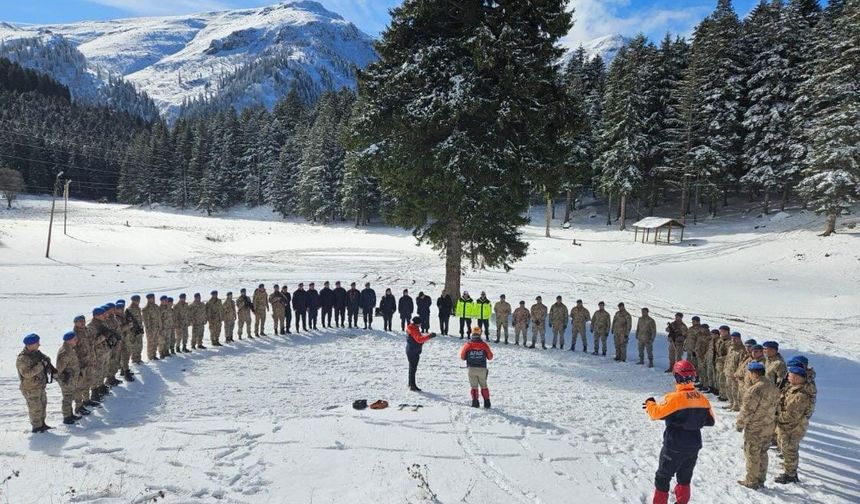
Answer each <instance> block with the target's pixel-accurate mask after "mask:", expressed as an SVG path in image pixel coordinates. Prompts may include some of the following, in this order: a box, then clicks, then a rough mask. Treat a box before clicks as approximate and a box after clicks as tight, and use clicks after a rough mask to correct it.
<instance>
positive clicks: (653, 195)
mask: <svg viewBox="0 0 860 504" xmlns="http://www.w3.org/2000/svg"><path fill="white" fill-rule="evenodd" d="M656 206H657V181H656V180H654V179H651V187H650V189H649V191H648V217H654V207H656Z"/></svg>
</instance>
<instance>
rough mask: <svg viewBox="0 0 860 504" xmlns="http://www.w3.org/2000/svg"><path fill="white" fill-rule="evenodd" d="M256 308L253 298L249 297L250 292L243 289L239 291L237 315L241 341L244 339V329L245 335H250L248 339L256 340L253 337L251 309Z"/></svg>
mask: <svg viewBox="0 0 860 504" xmlns="http://www.w3.org/2000/svg"><path fill="white" fill-rule="evenodd" d="M253 307H254V303H252V302H251V298H249V297H248V292H247V291H246V290H245V289H244V288H242V289H241V290H240V291H239V297H238V298H237V299H236V315H237V317H238V319H239V339H242V329H243V328H244V329H245V333H246V334H247V335H248V338H250V339H254V337H253V336H251V309H252V308H253Z"/></svg>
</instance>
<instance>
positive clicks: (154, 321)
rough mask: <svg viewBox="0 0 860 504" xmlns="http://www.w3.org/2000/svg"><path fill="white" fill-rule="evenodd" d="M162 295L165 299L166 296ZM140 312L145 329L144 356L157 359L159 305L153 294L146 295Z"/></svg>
mask: <svg viewBox="0 0 860 504" xmlns="http://www.w3.org/2000/svg"><path fill="white" fill-rule="evenodd" d="M164 297H165V300H166V299H167V297H166V296H164ZM142 313H143V327H144V329H145V331H146V358H147V359H148V360H158V357H157V356H156V355H155V353H156V350H158V339H159V338H160V337H161V307H159V306H158V305H157V304H156V303H155V294H147V295H146V306H144V307H143V310H142Z"/></svg>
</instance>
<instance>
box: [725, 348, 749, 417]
mask: <svg viewBox="0 0 860 504" xmlns="http://www.w3.org/2000/svg"><path fill="white" fill-rule="evenodd" d="M731 343H732V344H731V346H730V347H729V353H727V354H726V362H725V365H724V367H723V373H725V375H726V390H725V393H726V396H727V397H728V398H729V403H728V404H727V405H725V406H723V409H727V410H732V411H740V409H741V398H740V397H739V396H738V394H739V393H740V387H738V380H737V378H736V377H735V373H737V372H739V371H740V373H741V377H743V375H746V372H747V370H746V364H745V361H746V358H747V356H748V355H749V350H747V348H746V347H745V346H744V344H743V342H742V341H741V333H739V332H737V331H735V332H733V333H732V339H731ZM741 364H744V366H743V367H741Z"/></svg>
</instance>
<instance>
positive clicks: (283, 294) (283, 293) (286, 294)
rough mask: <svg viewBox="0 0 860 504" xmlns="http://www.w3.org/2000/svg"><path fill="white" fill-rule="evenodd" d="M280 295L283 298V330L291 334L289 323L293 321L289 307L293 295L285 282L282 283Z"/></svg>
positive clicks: (291, 310)
mask: <svg viewBox="0 0 860 504" xmlns="http://www.w3.org/2000/svg"><path fill="white" fill-rule="evenodd" d="M281 297H283V298H284V321H285V322H284V329H285V331H284V332H286V333H287V334H293V333H292V332H290V324H292V322H293V309H292V308H290V307H291V306H292V301H293V296H292V294H290V289H289V288H287V284H284V285H283V286H282V287H281Z"/></svg>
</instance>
